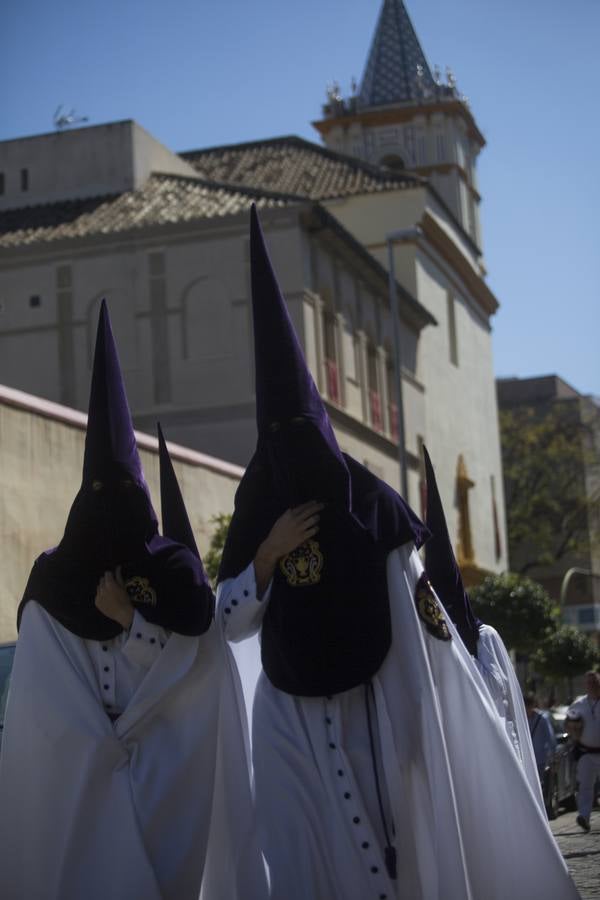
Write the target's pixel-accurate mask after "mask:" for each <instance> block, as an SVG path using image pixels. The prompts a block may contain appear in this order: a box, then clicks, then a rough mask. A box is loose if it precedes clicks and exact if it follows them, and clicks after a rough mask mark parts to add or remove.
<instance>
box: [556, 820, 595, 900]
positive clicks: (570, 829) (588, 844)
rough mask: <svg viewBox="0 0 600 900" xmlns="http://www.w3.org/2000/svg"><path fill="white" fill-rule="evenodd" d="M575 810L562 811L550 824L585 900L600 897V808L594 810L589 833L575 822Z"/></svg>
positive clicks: (593, 899)
mask: <svg viewBox="0 0 600 900" xmlns="http://www.w3.org/2000/svg"><path fill="white" fill-rule="evenodd" d="M576 815H577V814H576V813H575V812H561V814H560V815H559V816H558V818H557V819H555V820H554V821H553V822H550V828H551V829H552V832H553V834H554V836H555V837H556V840H557V842H558V846H559V847H560V851H561V853H562V855H563V856H564V858H565V860H566V862H567V865H568V867H569V871H570V872H571V875H572V876H573V879H574V881H575V884H576V885H577V889H578V890H579V892H580V894H581V898H582V900H597V898H600V810H599V809H597V808H596V809H595V810H594V811H593V812H592V817H591V819H590V824H591V826H592V830H591V831H590V832H589V833H588V834H586V833H585V832H584V831H582V830H581V828H580V827H579V826H578V825H576V824H575V816H576Z"/></svg>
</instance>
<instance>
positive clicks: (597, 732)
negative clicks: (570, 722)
mask: <svg viewBox="0 0 600 900" xmlns="http://www.w3.org/2000/svg"><path fill="white" fill-rule="evenodd" d="M567 718H568V719H581V720H582V721H583V731H582V732H581V737H580V739H579V740H580V741H581V743H582V744H584V745H585V746H586V747H598V748H600V697H598V698H596V700H593V699H592V698H591V697H590V696H589V695H588V694H586V695H585V696H583V697H578V699H577V700H576V701H575V702H574V703H573V704H571V706H570V707H569V709H568V710H567Z"/></svg>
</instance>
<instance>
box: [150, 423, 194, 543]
mask: <svg viewBox="0 0 600 900" xmlns="http://www.w3.org/2000/svg"><path fill="white" fill-rule="evenodd" d="M157 428H158V451H159V460H160V505H161V510H162V526H163V528H162V530H163V534H164V535H165V537H168V538H170V539H171V540H172V541H177V543H178V544H183V545H184V547H187V548H188V549H189V550H191V551H192V553H193V554H194V555H195V556H197V557H198V559H200V552H199V550H198V546H197V544H196V540H195V538H194V532H193V531H192V526H191V525H190V520H189V517H188V514H187V510H186V508H185V503H184V502H183V497H182V495H181V489H180V487H179V482H178V481H177V476H176V475H175V469H174V468H173V463H172V461H171V456H170V454H169V451H168V449H167V443H166V441H165V436H164V434H163V430H162V428H161V427H160V423H159V424H158V426H157Z"/></svg>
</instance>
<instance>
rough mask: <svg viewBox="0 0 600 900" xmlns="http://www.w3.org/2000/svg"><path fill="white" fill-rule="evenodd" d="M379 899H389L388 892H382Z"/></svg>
mask: <svg viewBox="0 0 600 900" xmlns="http://www.w3.org/2000/svg"><path fill="white" fill-rule="evenodd" d="M379 900H387V894H380V895H379Z"/></svg>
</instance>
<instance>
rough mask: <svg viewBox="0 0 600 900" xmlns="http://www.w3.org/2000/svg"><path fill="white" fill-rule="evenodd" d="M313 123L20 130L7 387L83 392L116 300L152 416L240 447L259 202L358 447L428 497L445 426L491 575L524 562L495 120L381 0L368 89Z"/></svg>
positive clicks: (250, 408) (210, 448)
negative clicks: (304, 134)
mask: <svg viewBox="0 0 600 900" xmlns="http://www.w3.org/2000/svg"><path fill="white" fill-rule="evenodd" d="M314 126H315V129H316V131H317V132H318V135H319V136H320V139H321V140H322V143H317V142H314V143H313V142H311V141H307V140H304V139H302V138H299V137H294V136H284V137H276V138H272V139H268V140H262V141H255V142H250V143H244V144H235V145H227V146H221V147H211V148H199V149H195V150H191V151H187V152H183V153H176V152H173V151H171V150H169V149H168V148H166V147H165V146H164V145H162V144H161V143H160V142H159V141H158V140H156V138H154V137H153V136H152V135H150V134H148V133H147V132H146V131H145V130H144V129H143V128H142V127H141V126H140V125H138V124H137V123H135V122H133V121H122V122H113V123H109V124H105V125H98V126H92V127H85V128H76V129H72V130H64V131H57V132H54V133H50V134H43V135H38V136H33V137H23V138H20V139H16V140H10V141H4V142H1V143H0V384H4V385H6V386H7V387H8V388H11V389H18V390H20V391H23V392H27V393H29V394H31V395H35V396H38V397H41V398H44V399H46V400H48V401H52V402H54V403H57V404H62V405H63V406H65V407H69V408H72V409H74V410H83V409H85V408H86V405H87V397H88V390H89V378H90V365H91V357H92V341H93V335H94V331H95V324H96V319H97V313H98V307H99V303H100V301H101V299H102V298H103V297H106V299H107V301H108V304H109V307H110V311H111V317H112V320H113V325H114V329H115V334H116V338H117V341H118V344H119V348H120V353H121V359H122V365H123V370H124V375H125V378H126V382H127V390H128V395H129V399H130V403H131V407H132V413H133V416H134V420H135V423H136V427H138V428H139V429H141V430H142V431H146V432H152V431H153V429H154V426H155V422H156V420H157V419H160V420H161V422H162V424H163V426H164V428H165V430H166V432H167V434H168V436H169V438H170V439H171V440H173V441H176V442H177V443H178V444H180V445H183V446H186V447H189V448H191V449H192V450H194V451H195V452H200V453H204V454H209V455H210V456H211V457H216V458H219V459H221V460H224V461H226V462H228V463H230V464H234V465H237V466H243V465H245V464H246V463H247V462H248V460H249V458H250V456H251V453H252V450H253V447H254V442H255V437H256V432H255V425H254V386H253V361H252V360H253V347H252V330H251V314H250V279H249V248H248V223H249V207H250V204H251V203H252V202H255V203H256V204H257V207H258V210H259V215H260V217H261V221H262V223H263V228H264V231H265V235H266V239H267V242H268V244H269V247H270V251H271V256H272V259H273V263H274V266H275V269H276V271H277V273H278V276H279V279H280V282H281V285H282V289H283V291H284V293H285V297H286V300H287V303H288V306H289V309H290V313H291V316H292V319H293V321H294V324H295V326H296V329H297V331H298V335H299V337H300V340H301V343H302V345H303V347H304V350H305V354H306V357H307V360H308V363H309V365H310V368H311V370H312V372H313V375H314V378H315V381H316V383H317V385H318V387H319V389H320V390H321V392H322V394H323V396H324V398H325V400H326V402H327V408H328V411H329V414H330V417H331V420H332V422H333V424H334V427H335V429H336V433H337V435H338V439H339V442H340V445H341V446H342V448H343V449H344V450H346V451H348V452H349V453H351V454H352V455H353V456H355V457H356V458H357V459H359V460H360V461H361V462H363V463H365V464H366V465H367V466H368V467H369V468H371V469H372V470H373V471H374V472H375V473H376V474H377V475H379V476H380V477H382V478H384V479H385V480H386V481H388V482H389V483H390V484H392V485H393V486H395V487H396V488H399V489H402V490H403V492H404V493H406V494H407V495H408V497H407V499H408V501H409V502H410V503H411V505H412V506H413V507H414V508H415V509H416V511H417V512H421V511H422V508H423V487H424V479H423V471H422V456H421V447H422V445H423V443H425V444H426V445H427V447H428V449H429V452H430V454H431V456H432V459H433V461H434V465H435V466H436V471H437V475H438V481H439V486H440V491H441V493H442V499H443V502H444V505H445V507H446V512H447V517H448V524H449V528H450V531H451V536H452V537H453V540H454V543H455V547H456V550H457V556H458V558H459V561H460V563H461V565H462V567H463V573H464V575H465V578H466V580H467V582H468V583H472V582H474V581H477V580H479V579H480V578H481V577H482V576H483V574H485V573H486V572H489V571H494V572H496V571H503V570H505V569H506V568H507V566H508V560H507V544H506V536H505V526H504V500H503V490H502V470H501V459H500V444H499V436H498V421H497V407H496V392H495V385H494V375H493V364H492V334H491V330H492V320H493V315H494V313H495V312H496V310H497V308H498V302H497V300H496V298H495V297H494V295H493V293H492V292H491V290H490V288H489V287H488V285H487V283H486V280H485V275H486V270H485V264H484V260H483V251H482V235H481V226H480V222H479V201H480V195H479V193H478V187H477V181H476V172H475V170H476V160H477V156H478V153H479V152H480V151H481V149H482V148H483V146H484V144H485V141H484V138H483V136H482V134H481V132H480V131H479V129H478V127H477V124H476V122H475V119H474V116H473V113H472V111H471V110H470V108H469V106H468V104H467V102H466V100H465V98H464V97H463V96H462V95H461V94H460V92H459V91H458V88H457V86H456V82H455V79H454V77H453V75H452V73H450V72H448V73H447V75H446V78H445V81H442V78H441V76H440V73H439V72H438V71H437V70H433V71H432V70H431V69H430V67H429V65H428V63H427V60H426V58H425V55H424V52H423V50H422V48H421V45H420V43H419V40H418V37H417V35H416V33H415V31H414V28H413V26H412V24H411V22H410V19H409V16H408V13H407V10H406V8H405V5H404V3H403V2H402V0H384V2H383V5H382V8H381V11H380V15H379V19H378V22H377V25H376V29H375V34H374V37H373V41H372V45H371V49H370V52H369V56H368V59H367V61H366V65H365V69H364V75H363V78H362V81H361V83H360V85H355V86H353V90H352V92H351V96H349V97H343V96H342V95H341V92H340V90H339V88H338V87H337V86H336V85H334V86H333V87H332V88H330V89H329V91H328V96H327V102H326V104H325V106H324V107H323V110H322V116H321V118H320V119H319V121H317V122H315V123H314ZM399 388H400V390H399ZM399 401H400V402H399ZM402 437H403V440H401V438H402ZM399 441H400V448H399ZM1 452H2V449H1V447H0V453H1ZM400 463H402V464H400ZM228 511H229V510H227V509H223V510H222V512H228ZM191 512H192V515H194V510H191ZM61 516H62V518H61ZM57 519H60V521H61V522H64V515H63V511H62V510H61V511H59V513H57ZM7 527H9V526H8V525H7V522H6V518H5V517H4V518H3V517H2V515H0V532H2V533H4V531H5V529H6V528H7ZM3 536H4V534H3ZM56 537H57V538H58V537H60V535H57V536H56ZM40 549H42V548H40ZM204 549H205V548H204V547H201V550H204ZM1 602H2V598H0V603H1Z"/></svg>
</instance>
